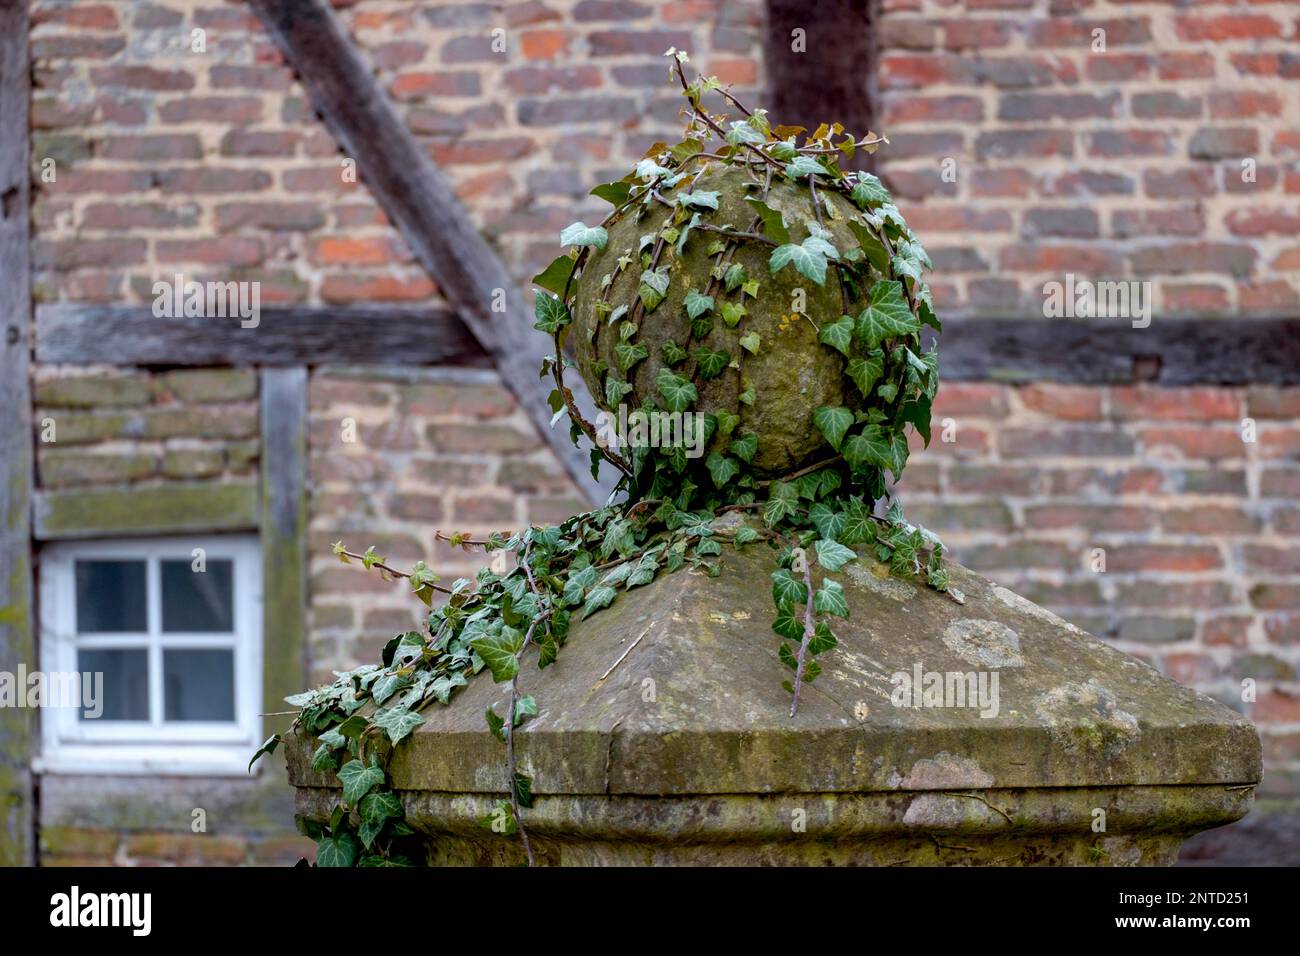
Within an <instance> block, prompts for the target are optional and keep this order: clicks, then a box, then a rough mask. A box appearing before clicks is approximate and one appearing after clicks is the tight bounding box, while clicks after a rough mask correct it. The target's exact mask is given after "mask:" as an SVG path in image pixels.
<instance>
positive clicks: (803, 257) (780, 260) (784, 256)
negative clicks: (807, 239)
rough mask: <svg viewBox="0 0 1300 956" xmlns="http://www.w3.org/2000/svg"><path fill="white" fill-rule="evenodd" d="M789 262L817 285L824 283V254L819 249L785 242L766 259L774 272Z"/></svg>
mask: <svg viewBox="0 0 1300 956" xmlns="http://www.w3.org/2000/svg"><path fill="white" fill-rule="evenodd" d="M791 263H794V267H795V269H796V270H797V271H798V272H800V273H801V274H802V275H805V276H807V277H808V278H809V279H811V280H812V281H813V282H816V283H817V284H818V285H825V284H826V256H825V254H824V253H822V252H821V251H819V250H817V249H809V248H808V247H807V246H806V245H798V246H796V245H795V244H794V243H792V242H791V243H786V244H785V245H783V246H777V247H776V248H775V249H773V250H772V255H771V257H770V258H769V259H768V268H769V269H770V270H771V271H772V272H774V273H775V272H780V271H781V270H782V269H784V268H785V267H786V266H788V265H790V264H791Z"/></svg>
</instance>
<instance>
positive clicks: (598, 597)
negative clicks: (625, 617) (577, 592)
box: [582, 586, 617, 618]
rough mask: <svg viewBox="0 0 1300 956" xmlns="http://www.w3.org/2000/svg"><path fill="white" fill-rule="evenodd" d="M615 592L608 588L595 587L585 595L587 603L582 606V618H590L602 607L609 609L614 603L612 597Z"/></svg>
mask: <svg viewBox="0 0 1300 956" xmlns="http://www.w3.org/2000/svg"><path fill="white" fill-rule="evenodd" d="M616 593H617V592H616V591H615V590H614V589H613V588H611V587H608V586H601V587H595V588H592V589H591V593H590V594H588V595H587V603H586V604H584V605H583V606H582V616H583V617H584V618H586V617H590V616H591V615H592V614H595V613H596V612H597V611H599V610H600V609H601V608H603V607H609V606H610V604H612V603H613V602H614V596H615V594H616Z"/></svg>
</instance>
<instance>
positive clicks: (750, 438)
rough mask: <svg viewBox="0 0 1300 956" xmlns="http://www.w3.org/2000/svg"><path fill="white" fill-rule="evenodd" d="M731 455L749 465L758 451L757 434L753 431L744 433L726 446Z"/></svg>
mask: <svg viewBox="0 0 1300 956" xmlns="http://www.w3.org/2000/svg"><path fill="white" fill-rule="evenodd" d="M728 451H730V452H731V453H732V454H733V455H735V456H736V457H737V458H739V459H740V460H741V461H743V462H744V463H745V464H747V465H750V464H753V462H754V455H755V453H757V451H758V436H757V435H756V434H754V433H753V432H750V433H749V434H747V435H745V436H744V437H743V438H737V439H736V440H735V441H733V442H732V443H731V447H730V448H728Z"/></svg>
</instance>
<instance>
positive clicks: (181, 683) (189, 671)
mask: <svg viewBox="0 0 1300 956" xmlns="http://www.w3.org/2000/svg"><path fill="white" fill-rule="evenodd" d="M163 719H164V720H219V721H229V720H234V719H235V654H234V652H233V651H229V650H193V651H189V650H186V651H178V650H165V651H163Z"/></svg>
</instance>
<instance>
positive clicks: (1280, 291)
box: [1237, 279, 1300, 314]
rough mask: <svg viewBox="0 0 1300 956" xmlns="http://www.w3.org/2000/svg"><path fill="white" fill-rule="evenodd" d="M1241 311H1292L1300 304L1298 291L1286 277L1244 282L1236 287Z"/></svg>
mask: <svg viewBox="0 0 1300 956" xmlns="http://www.w3.org/2000/svg"><path fill="white" fill-rule="evenodd" d="M1237 295H1238V301H1239V302H1240V305H1241V310H1242V311H1243V312H1265V313H1270V312H1271V313H1275V314H1276V313H1277V312H1279V311H1288V312H1289V311H1294V309H1295V308H1296V307H1297V306H1300V293H1298V292H1296V289H1295V287H1294V286H1292V285H1291V283H1290V282H1288V281H1287V280H1286V279H1275V280H1272V281H1270V282H1246V283H1243V284H1242V285H1240V286H1238V288H1237Z"/></svg>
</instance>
